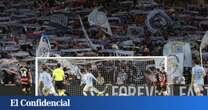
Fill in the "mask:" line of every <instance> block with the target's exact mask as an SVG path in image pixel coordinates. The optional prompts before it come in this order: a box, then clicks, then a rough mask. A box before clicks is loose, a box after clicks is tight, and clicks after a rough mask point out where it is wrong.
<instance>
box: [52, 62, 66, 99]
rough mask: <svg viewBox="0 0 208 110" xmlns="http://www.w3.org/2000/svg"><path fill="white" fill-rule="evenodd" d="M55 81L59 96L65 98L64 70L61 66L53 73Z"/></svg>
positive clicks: (58, 65)
mask: <svg viewBox="0 0 208 110" xmlns="http://www.w3.org/2000/svg"><path fill="white" fill-rule="evenodd" d="M53 79H54V81H55V88H56V89H57V92H58V95H59V96H65V95H66V94H65V87H64V70H63V68H61V64H60V63H58V64H57V68H56V69H55V70H54V71H53Z"/></svg>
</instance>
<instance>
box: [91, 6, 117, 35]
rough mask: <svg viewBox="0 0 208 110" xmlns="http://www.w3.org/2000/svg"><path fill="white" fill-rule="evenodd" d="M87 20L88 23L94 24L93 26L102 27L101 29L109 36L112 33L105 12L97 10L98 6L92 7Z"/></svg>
mask: <svg viewBox="0 0 208 110" xmlns="http://www.w3.org/2000/svg"><path fill="white" fill-rule="evenodd" d="M88 22H89V24H90V25H95V26H99V27H102V30H103V31H104V32H105V33H107V34H109V35H111V36H112V35H113V34H112V30H111V27H110V24H109V22H108V18H107V16H106V14H105V13H104V12H101V11H98V8H96V9H94V10H93V11H92V12H91V13H90V14H89V15H88ZM103 28H104V29H103Z"/></svg>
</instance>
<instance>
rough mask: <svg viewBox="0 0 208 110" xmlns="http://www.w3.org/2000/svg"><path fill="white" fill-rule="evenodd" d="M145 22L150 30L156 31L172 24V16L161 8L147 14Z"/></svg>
mask: <svg viewBox="0 0 208 110" xmlns="http://www.w3.org/2000/svg"><path fill="white" fill-rule="evenodd" d="M145 24H146V25H147V28H148V30H149V31H150V32H152V33H156V32H158V31H159V30H160V29H162V28H164V27H166V26H168V25H171V24H172V20H171V18H170V17H169V16H168V15H167V14H166V13H165V12H164V11H163V10H161V9H155V10H153V11H151V12H150V13H149V14H148V15H147V19H146V20H145Z"/></svg>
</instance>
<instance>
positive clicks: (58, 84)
mask: <svg viewBox="0 0 208 110" xmlns="http://www.w3.org/2000/svg"><path fill="white" fill-rule="evenodd" d="M55 88H56V89H64V88H65V86H64V82H63V81H55Z"/></svg>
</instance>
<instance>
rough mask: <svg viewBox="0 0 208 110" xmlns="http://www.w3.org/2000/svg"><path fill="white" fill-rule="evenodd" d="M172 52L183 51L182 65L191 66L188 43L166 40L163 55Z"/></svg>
mask: <svg viewBox="0 0 208 110" xmlns="http://www.w3.org/2000/svg"><path fill="white" fill-rule="evenodd" d="M172 53H183V54H184V64H183V65H184V67H192V53H191V46H190V44H189V43H185V42H181V41H173V42H168V43H167V44H165V45H164V47H163V56H169V55H171V54H172Z"/></svg>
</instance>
